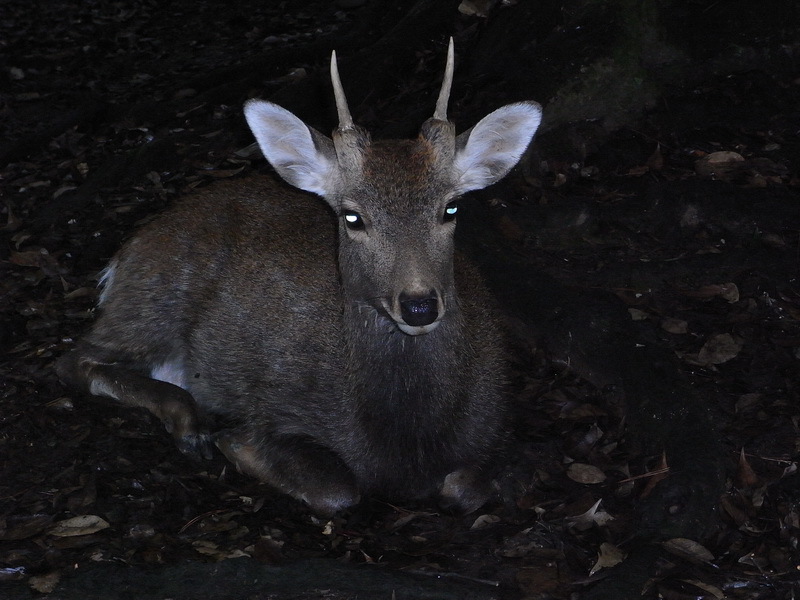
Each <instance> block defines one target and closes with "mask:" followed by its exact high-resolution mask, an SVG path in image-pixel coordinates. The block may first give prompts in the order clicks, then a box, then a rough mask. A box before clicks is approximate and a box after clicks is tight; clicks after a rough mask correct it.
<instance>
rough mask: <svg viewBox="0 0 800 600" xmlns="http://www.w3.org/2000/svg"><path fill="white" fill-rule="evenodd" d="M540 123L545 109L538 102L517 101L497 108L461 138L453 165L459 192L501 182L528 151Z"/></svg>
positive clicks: (458, 141)
mask: <svg viewBox="0 0 800 600" xmlns="http://www.w3.org/2000/svg"><path fill="white" fill-rule="evenodd" d="M541 120H542V108H541V106H539V105H538V104H537V103H536V102H518V103H516V104H508V105H506V106H503V107H502V108H498V109H497V110H496V111H494V112H493V113H490V114H489V115H487V116H486V117H484V118H483V119H481V120H480V121H479V122H478V124H477V125H475V127H473V128H472V129H471V130H470V131H467V132H465V133H462V134H461V135H460V136H458V137H459V139H458V140H457V147H458V148H459V149H458V150H457V151H456V156H455V160H454V162H453V169H454V175H455V181H456V189H457V190H458V193H459V194H463V193H464V192H468V191H470V190H480V189H482V188H485V187H487V186H489V185H491V184H493V183H495V182H497V181H499V180H500V179H502V178H503V177H504V176H505V175H506V173H508V172H509V171H510V170H511V168H512V167H513V166H514V165H516V164H517V162H518V161H519V159H520V157H521V156H522V153H523V152H525V149H526V148H527V147H528V144H530V142H531V139H532V138H533V134H534V133H536V130H537V129H538V127H539V123H540V122H541ZM463 136H467V140H466V144H464V143H463V139H462V138H463Z"/></svg>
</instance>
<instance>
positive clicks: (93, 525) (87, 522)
mask: <svg viewBox="0 0 800 600" xmlns="http://www.w3.org/2000/svg"><path fill="white" fill-rule="evenodd" d="M108 527H110V525H109V524H108V522H107V521H105V520H103V519H101V518H100V517H98V516H97V515H82V516H80V517H72V518H71V519H65V520H64V521H59V522H58V523H56V524H55V526H54V527H53V528H52V529H51V530H50V531H49V532H48V533H49V534H50V535H54V536H56V537H74V536H78V535H89V534H91V533H97V532H98V531H102V530H103V529H107V528H108Z"/></svg>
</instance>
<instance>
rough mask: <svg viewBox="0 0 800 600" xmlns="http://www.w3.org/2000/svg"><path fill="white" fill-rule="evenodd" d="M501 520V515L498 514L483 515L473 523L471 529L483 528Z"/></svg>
mask: <svg viewBox="0 0 800 600" xmlns="http://www.w3.org/2000/svg"><path fill="white" fill-rule="evenodd" d="M499 522H500V517H498V516H497V515H481V516H479V517H478V518H477V519H475V522H474V523H473V524H472V527H470V529H483V528H484V527H488V526H489V525H493V524H495V523H499Z"/></svg>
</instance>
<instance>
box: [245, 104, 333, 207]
mask: <svg viewBox="0 0 800 600" xmlns="http://www.w3.org/2000/svg"><path fill="white" fill-rule="evenodd" d="M244 116H245V118H246V119H247V124H248V125H249V126H250V130H251V131H252V132H253V135H254V136H255V138H256V141H257V142H258V145H259V147H260V148H261V152H262V153H263V154H264V157H265V158H266V159H267V160H268V161H269V162H270V164H271V165H272V166H273V168H274V169H275V170H276V171H277V172H278V174H279V175H280V176H281V177H283V179H284V180H286V182H287V183H289V184H291V185H293V186H295V187H298V188H300V189H301V190H305V191H307V192H313V193H315V194H319V195H320V196H327V195H328V194H329V193H330V192H331V189H332V186H333V184H334V179H335V177H334V175H335V169H336V164H335V163H334V162H332V161H331V160H330V158H329V156H326V154H325V153H324V152H323V151H322V149H320V148H318V147H317V146H316V145H315V143H314V136H313V135H312V133H311V130H310V129H309V127H308V126H307V125H306V124H305V123H303V122H302V121H301V120H300V119H298V118H297V117H296V116H294V115H293V114H292V113H290V112H289V111H288V110H286V109H285V108H282V107H280V106H278V105H277V104H273V103H271V102H265V101H263V100H248V101H247V103H245V105H244ZM317 137H318V138H321V137H322V136H321V135H320V134H317Z"/></svg>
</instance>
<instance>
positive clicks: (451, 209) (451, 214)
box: [442, 202, 458, 223]
mask: <svg viewBox="0 0 800 600" xmlns="http://www.w3.org/2000/svg"><path fill="white" fill-rule="evenodd" d="M457 213H458V204H457V203H456V202H450V203H448V204H447V206H445V207H444V216H443V217H442V218H443V220H444V222H445V223H448V222H450V221H453V220H455V218H456V214H457Z"/></svg>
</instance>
